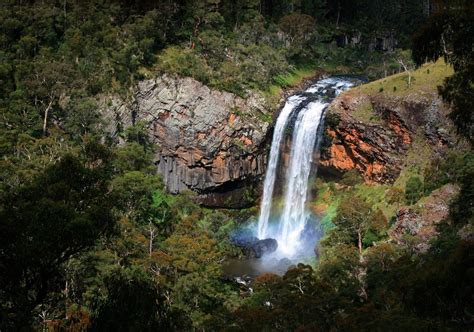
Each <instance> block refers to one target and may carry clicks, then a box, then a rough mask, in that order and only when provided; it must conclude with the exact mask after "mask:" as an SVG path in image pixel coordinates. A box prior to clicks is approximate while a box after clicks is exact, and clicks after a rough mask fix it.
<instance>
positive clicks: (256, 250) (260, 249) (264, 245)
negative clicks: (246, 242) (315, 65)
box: [252, 239, 278, 258]
mask: <svg viewBox="0 0 474 332" xmlns="http://www.w3.org/2000/svg"><path fill="white" fill-rule="evenodd" d="M277 248H278V242H277V240H275V239H264V240H259V241H257V242H255V243H254V244H253V245H252V251H253V254H254V256H255V258H260V257H262V256H264V255H266V254H270V253H272V252H274V251H275V250H277Z"/></svg>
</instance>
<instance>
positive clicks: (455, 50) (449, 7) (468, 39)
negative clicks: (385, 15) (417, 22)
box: [413, 0, 474, 144]
mask: <svg viewBox="0 0 474 332" xmlns="http://www.w3.org/2000/svg"><path fill="white" fill-rule="evenodd" d="M473 17H474V5H473V3H472V1H468V0H455V1H450V2H449V3H446V4H444V5H443V6H441V8H440V10H439V11H438V12H437V13H436V15H433V16H432V17H431V18H430V20H429V21H428V22H427V24H426V25H425V26H424V27H423V28H422V29H420V31H419V32H418V33H417V34H416V35H415V37H414V45H413V58H414V59H415V61H416V63H417V64H418V65H421V64H422V63H424V62H425V61H427V60H430V61H436V60H437V59H438V58H440V57H444V59H445V61H446V62H447V63H449V64H451V65H452V66H453V68H454V74H453V75H452V76H450V77H449V78H447V79H446V80H445V81H444V83H443V85H442V86H440V88H439V92H440V94H441V96H442V97H443V99H444V100H445V101H446V102H447V103H449V104H450V105H451V109H452V111H451V113H450V117H451V118H452V119H453V121H454V123H455V125H456V127H457V129H458V132H459V133H460V134H461V135H462V136H464V137H466V138H467V139H468V140H469V141H470V142H471V144H472V143H473V141H474V123H473V119H472V109H473V107H474V105H473V100H474V99H473V97H474V84H473V77H474V60H473V59H474V53H473V52H474V51H473V43H474V37H473V33H472V32H473V29H474V24H473Z"/></svg>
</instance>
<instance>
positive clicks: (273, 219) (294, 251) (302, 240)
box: [256, 77, 355, 259]
mask: <svg viewBox="0 0 474 332" xmlns="http://www.w3.org/2000/svg"><path fill="white" fill-rule="evenodd" d="M354 84H355V80H354V79H351V78H348V77H330V78H326V79H323V80H320V81H317V82H316V83H315V84H313V85H312V86H311V87H310V88H308V89H307V90H306V91H304V92H302V93H299V94H297V95H294V96H291V97H289V98H288V100H287V102H286V105H285V106H284V108H283V109H282V111H281V112H280V115H279V117H278V119H277V122H276V125H275V129H274V133H273V141H272V145H271V149H270V155H269V158H268V160H269V163H268V167H267V172H266V174H265V181H264V192H263V198H262V204H261V208H260V215H259V219H258V225H257V232H256V233H257V234H256V235H257V237H258V238H259V239H265V238H274V239H276V240H277V242H278V249H277V251H276V252H274V253H273V254H271V255H268V257H267V258H268V259H277V258H278V259H281V258H289V259H294V258H298V257H303V256H304V255H306V256H311V255H314V245H315V244H316V241H317V240H318V239H317V237H318V234H320V232H318V230H317V229H315V228H317V220H316V219H315V217H314V216H312V215H311V213H310V212H309V211H308V209H307V206H306V203H307V200H308V195H309V185H308V184H309V180H310V175H311V173H312V171H314V169H312V168H313V165H314V160H313V158H314V157H313V156H314V152H315V148H316V147H318V146H319V141H320V140H321V136H322V135H321V134H322V130H321V129H322V123H323V119H324V111H325V109H326V107H327V106H328V105H329V102H330V100H332V98H334V97H335V96H337V95H338V94H339V93H341V92H342V91H344V90H347V89H348V88H350V87H351V86H353V85H354ZM290 121H294V123H293V125H292V126H291V127H292V128H293V132H292V134H291V146H290V156H289V165H288V168H287V169H286V170H285V172H282V173H283V174H279V173H278V169H279V165H280V164H279V162H280V160H281V153H282V151H281V146H282V141H283V140H284V136H285V132H286V129H287V128H289V127H290ZM277 183H278V184H283V197H282V198H283V202H282V208H276V207H275V206H273V205H274V204H273V199H274V192H275V185H276V184H277ZM308 232H309V233H311V232H312V234H309V235H308V234H305V233H308ZM311 246H312V248H311ZM308 250H310V252H308Z"/></svg>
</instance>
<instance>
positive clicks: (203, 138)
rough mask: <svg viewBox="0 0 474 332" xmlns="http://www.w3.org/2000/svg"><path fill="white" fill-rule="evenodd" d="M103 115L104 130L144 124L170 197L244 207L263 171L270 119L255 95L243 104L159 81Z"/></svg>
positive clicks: (193, 84)
mask: <svg viewBox="0 0 474 332" xmlns="http://www.w3.org/2000/svg"><path fill="white" fill-rule="evenodd" d="M104 116H105V117H106V118H107V119H108V122H109V124H110V126H111V128H110V131H111V132H114V131H116V128H117V127H121V128H123V127H127V126H129V125H131V124H133V123H135V122H138V121H140V122H143V123H145V125H146V127H147V128H148V130H149V135H150V139H151V141H152V142H153V143H154V144H155V145H156V164H157V170H158V173H159V174H161V175H162V177H163V181H164V183H165V185H166V187H167V188H168V190H169V191H170V192H172V193H178V192H182V191H185V190H192V191H194V192H196V193H197V194H198V200H199V201H200V202H201V203H203V204H204V205H209V206H217V207H218V206H225V207H241V206H245V205H247V204H249V203H250V202H251V198H252V197H251V196H252V194H253V192H254V191H255V188H253V187H254V186H253V184H255V183H257V182H259V181H256V180H259V179H260V178H261V176H262V175H263V174H264V171H265V164H266V140H267V137H268V136H267V135H268V132H269V129H270V122H271V119H272V113H271V112H270V111H269V110H268V108H267V107H266V105H265V102H264V99H263V98H262V97H261V96H260V95H258V94H250V96H249V97H248V98H246V99H243V98H240V97H238V96H236V95H234V94H231V93H227V92H221V91H216V90H211V89H209V88H208V87H207V86H205V85H203V84H202V83H200V82H198V81H196V80H194V79H192V78H175V77H171V76H167V75H164V76H159V77H157V78H155V79H149V80H144V81H141V82H139V84H138V86H137V87H136V89H135V91H134V92H133V97H132V101H131V102H125V101H124V100H121V99H118V98H114V99H112V101H111V102H109V105H108V107H107V109H106V111H105V112H104Z"/></svg>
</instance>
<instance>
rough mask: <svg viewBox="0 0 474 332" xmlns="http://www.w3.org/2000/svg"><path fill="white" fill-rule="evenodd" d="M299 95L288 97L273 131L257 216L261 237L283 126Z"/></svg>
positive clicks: (271, 190)
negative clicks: (258, 214)
mask: <svg viewBox="0 0 474 332" xmlns="http://www.w3.org/2000/svg"><path fill="white" fill-rule="evenodd" d="M302 99H303V98H302V97H300V96H291V97H290V98H288V101H287V102H286V104H285V106H284V107H283V109H282V110H281V112H280V115H279V116H278V119H277V121H276V124H275V129H274V131H273V139H272V146H271V148H270V156H269V158H268V166H267V171H266V174H265V181H264V183H263V198H262V203H261V208H260V216H259V218H258V237H259V238H260V239H263V238H265V237H266V236H267V228H268V218H269V217H270V211H271V208H272V197H273V188H274V187H275V179H276V171H277V165H278V160H279V156H280V145H281V140H282V138H283V136H284V132H285V128H286V126H287V123H288V118H289V117H290V115H291V113H292V111H293V110H294V109H295V107H296V106H298V104H299V103H300V102H301V100H302Z"/></svg>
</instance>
